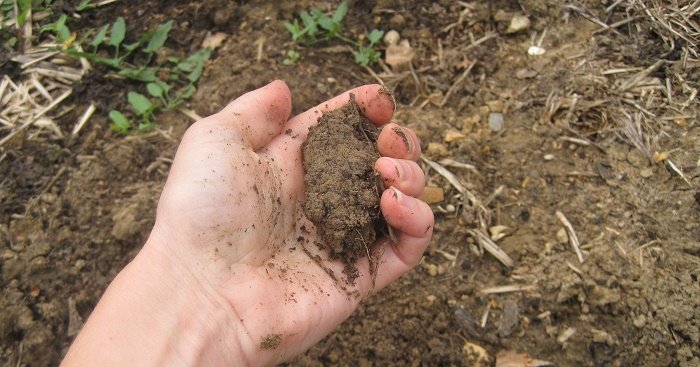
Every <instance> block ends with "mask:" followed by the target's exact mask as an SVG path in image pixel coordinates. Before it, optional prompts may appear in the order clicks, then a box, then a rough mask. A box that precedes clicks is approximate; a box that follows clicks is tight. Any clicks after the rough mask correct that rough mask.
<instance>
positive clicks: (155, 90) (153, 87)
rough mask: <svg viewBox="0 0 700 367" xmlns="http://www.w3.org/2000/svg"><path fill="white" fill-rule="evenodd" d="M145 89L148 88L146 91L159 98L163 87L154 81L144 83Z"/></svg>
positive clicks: (161, 95)
mask: <svg viewBox="0 0 700 367" xmlns="http://www.w3.org/2000/svg"><path fill="white" fill-rule="evenodd" d="M146 89H147V90H148V93H149V94H150V95H152V96H153V97H156V98H161V97H163V88H161V87H160V86H159V85H158V84H156V83H148V84H146Z"/></svg>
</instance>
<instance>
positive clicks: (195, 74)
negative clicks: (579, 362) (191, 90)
mask: <svg viewBox="0 0 700 367" xmlns="http://www.w3.org/2000/svg"><path fill="white" fill-rule="evenodd" d="M202 71H204V64H197V66H196V67H195V68H194V70H192V72H191V73H190V75H188V76H187V80H189V81H190V83H196V82H197V80H199V77H201V76H202Z"/></svg>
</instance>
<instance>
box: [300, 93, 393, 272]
mask: <svg viewBox="0 0 700 367" xmlns="http://www.w3.org/2000/svg"><path fill="white" fill-rule="evenodd" d="M376 140H377V128H376V127H375V126H374V125H373V124H372V123H371V122H370V121H369V120H367V118H365V117H364V116H362V115H361V114H360V112H359V110H358V106H357V104H356V103H355V97H354V96H353V95H351V96H350V102H349V103H348V104H346V105H345V106H343V107H342V108H340V109H337V110H335V111H331V112H327V113H324V114H323V115H322V116H321V117H320V118H319V120H318V125H316V126H314V127H312V128H311V129H309V135H308V139H307V140H306V142H305V143H304V144H303V145H302V152H303V154H304V172H305V175H304V184H305V186H306V197H305V199H304V203H303V208H304V213H305V214H306V217H307V218H308V219H309V220H311V222H313V223H314V225H315V226H316V228H317V230H318V233H319V235H320V236H321V239H322V240H323V242H324V244H325V246H326V247H327V248H328V250H329V251H330V257H331V258H333V259H340V260H341V261H343V262H344V263H345V264H346V265H347V267H346V273H347V276H348V280H350V281H353V280H354V279H355V278H356V276H357V275H356V273H357V270H356V269H353V268H354V267H353V265H352V264H354V263H355V261H356V260H357V259H358V258H360V257H363V256H366V254H367V253H368V248H369V247H370V246H371V245H372V243H373V242H374V240H375V239H376V238H377V232H376V228H377V227H378V226H379V225H381V224H383V223H385V222H384V220H383V217H382V216H381V212H380V209H379V194H380V192H381V191H380V187H379V186H378V185H379V181H378V180H377V174H376V173H375V172H374V168H373V167H374V163H375V161H376V160H377V158H379V152H378V150H377V146H376Z"/></svg>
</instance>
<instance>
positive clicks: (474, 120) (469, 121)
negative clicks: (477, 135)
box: [462, 113, 481, 133]
mask: <svg viewBox="0 0 700 367" xmlns="http://www.w3.org/2000/svg"><path fill="white" fill-rule="evenodd" d="M479 121H481V116H480V115H479V114H478V113H475V114H473V115H471V116H469V117H467V118H465V119H464V121H463V122H462V132H464V133H469V132H471V131H472V130H473V129H474V126H475V125H477V124H478V123H479Z"/></svg>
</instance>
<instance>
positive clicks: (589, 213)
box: [0, 0, 700, 367]
mask: <svg viewBox="0 0 700 367" xmlns="http://www.w3.org/2000/svg"><path fill="white" fill-rule="evenodd" d="M55 3H57V4H59V5H60V4H63V5H61V6H64V7H66V8H67V9H70V8H71V7H74V6H75V5H76V4H75V3H78V1H77V0H76V1H58V2H55ZM612 3H613V2H612V1H581V2H578V4H577V5H574V4H568V5H566V6H565V5H562V3H561V2H556V1H544V0H543V1H536V0H522V1H504V0H493V1H474V2H471V1H467V2H454V1H404V0H377V1H363V0H359V1H349V9H350V11H349V13H348V19H347V20H346V22H345V25H344V30H345V31H346V32H347V33H348V34H350V35H352V36H353V37H354V38H357V37H358V36H359V35H361V34H366V32H368V31H371V29H372V28H374V27H378V28H381V29H384V30H389V29H394V30H396V31H398V32H399V34H400V35H401V38H402V39H405V40H408V41H409V42H410V45H411V47H412V49H413V51H414V55H415V56H414V58H413V61H412V65H411V66H410V67H407V68H405V69H398V68H397V69H395V70H390V67H389V66H387V65H384V66H381V65H375V66H372V73H369V72H368V70H367V69H365V68H363V67H360V66H357V65H355V63H354V59H353V56H352V54H351V53H350V52H348V51H347V50H346V48H345V47H341V46H340V45H339V44H336V43H325V44H320V45H318V46H313V47H304V48H300V49H299V51H300V53H301V59H300V60H299V61H298V62H297V63H296V64H295V65H291V66H287V65H283V63H282V61H283V60H284V59H285V53H286V50H287V49H289V48H292V47H294V46H293V44H292V43H291V42H290V37H289V35H288V34H287V33H286V30H285V29H284V26H283V24H282V23H283V21H290V20H291V19H293V17H294V16H295V15H296V14H298V13H299V11H302V10H306V9H309V8H310V7H311V6H316V7H319V8H321V9H324V10H330V9H331V8H334V7H335V6H337V4H335V3H331V2H324V1H314V2H312V1H298V2H277V1H236V2H229V1H220V0H209V1H203V2H175V1H164V0H163V1H157V0H149V1H142V2H139V3H138V4H136V3H132V2H126V1H124V2H118V3H115V4H112V5H110V6H107V7H103V8H100V9H98V10H96V11H94V12H89V13H86V15H85V16H83V18H82V19H81V20H80V21H75V22H74V23H71V28H72V29H74V30H76V29H80V28H81V27H83V28H88V27H96V26H99V25H102V24H104V23H105V22H108V21H111V20H113V19H114V18H115V17H117V16H123V17H124V18H125V19H126V22H127V24H128V27H129V34H138V33H139V32H142V31H144V30H146V29H148V28H149V27H152V26H153V25H155V24H160V23H162V22H164V21H166V20H169V19H173V20H174V21H175V22H174V26H173V37H172V39H171V40H170V41H169V42H168V43H167V44H166V46H167V50H166V52H165V53H171V54H181V55H184V54H187V53H188V52H191V51H193V50H195V49H196V48H198V47H199V46H200V44H201V42H202V40H203V39H204V38H205V37H206V35H207V33H208V32H222V33H225V34H226V35H227V39H226V41H225V42H224V43H223V45H221V47H219V48H218V49H217V50H216V51H215V52H214V53H213V56H212V59H211V61H210V62H209V63H208V64H207V66H206V68H205V71H204V74H203V76H202V79H201V80H200V82H199V87H198V90H197V92H196V94H195V95H194V97H193V99H192V100H191V101H190V102H189V104H188V106H187V107H188V108H190V109H192V110H194V111H196V112H197V113H198V114H200V115H202V116H205V115H207V114H211V113H213V112H215V111H217V110H218V109H220V108H221V107H223V106H224V105H226V103H227V102H228V101H230V100H231V99H233V98H235V97H237V96H239V95H241V94H242V93H244V92H246V91H249V90H252V89H254V88H257V87H260V86H262V85H265V84H267V83H268V82H269V81H271V80H273V79H283V80H285V81H286V82H287V83H288V84H289V86H290V88H291V90H292V95H293V96H294V101H293V109H294V112H295V113H299V112H301V111H304V110H306V109H308V108H311V107H313V106H315V105H317V104H318V103H321V102H323V101H325V100H327V99H328V98H330V97H332V96H334V95H337V94H339V93H341V92H343V91H345V90H347V89H349V88H351V87H354V86H357V85H361V84H366V83H372V82H376V80H377V77H379V78H381V79H382V80H383V81H384V82H385V83H386V85H387V87H388V88H390V89H392V90H393V91H394V94H395V97H396V100H397V104H398V109H397V111H396V114H395V117H394V121H395V122H397V123H399V124H403V125H406V126H408V127H410V128H412V129H413V130H414V131H415V132H416V133H417V135H418V136H419V138H420V139H421V145H422V148H423V151H424V153H425V156H426V158H427V159H430V160H432V161H434V162H439V164H442V165H444V167H446V168H447V169H448V170H450V171H451V172H453V173H454V174H455V176H456V177H457V178H458V179H459V180H460V181H461V182H462V184H463V186H464V187H463V188H461V189H460V190H458V189H456V188H455V187H454V186H453V185H451V184H450V182H449V181H448V180H446V179H445V178H444V177H443V176H442V175H440V174H439V173H437V172H436V171H434V170H433V169H432V168H429V167H428V166H424V168H425V169H426V180H427V185H429V186H432V187H435V188H439V189H442V190H444V193H445V195H444V197H445V199H444V200H443V201H442V202H437V203H434V204H433V205H432V207H433V209H434V212H435V213H436V223H435V228H434V238H433V241H432V244H431V245H430V247H429V248H428V250H427V251H426V253H425V256H424V258H423V259H422V261H421V263H420V264H419V265H418V266H417V267H416V269H414V270H413V271H412V272H410V273H409V274H407V275H406V276H404V277H402V278H400V279H399V280H398V281H396V282H395V283H394V284H392V285H391V286H389V287H388V288H386V289H384V290H382V291H380V292H378V293H377V294H376V295H372V296H371V297H370V298H369V299H367V300H366V301H364V302H363V303H362V304H361V305H360V306H359V308H358V310H357V311H356V312H355V313H354V314H353V315H352V316H351V317H350V318H349V319H348V320H347V321H346V322H344V323H343V324H342V325H341V326H340V327H339V328H338V329H337V330H336V331H335V332H334V333H332V334H330V335H329V336H328V337H326V338H325V339H323V340H322V341H321V342H320V343H319V344H318V345H316V346H314V347H313V348H312V349H311V350H309V351H308V352H306V353H305V354H303V355H301V356H299V357H297V358H296V359H294V360H292V361H290V362H289V363H288V364H289V365H300V366H316V365H319V366H320V365H348V366H357V365H359V366H370V365H431V366H432V365H455V366H470V365H492V364H493V363H494V362H493V361H494V358H495V356H496V355H497V354H498V353H499V352H504V351H506V352H507V351H512V352H518V353H527V354H528V355H529V356H531V357H533V358H536V359H539V360H546V361H550V362H552V363H554V364H555V365H557V366H643V367H645V366H669V365H670V366H697V365H700V347H698V345H700V225H699V222H700V220H699V219H700V203H699V202H698V200H697V198H698V197H699V196H700V195H698V187H700V168H698V164H699V162H698V159H699V158H700V129H699V128H698V123H697V112H698V104H697V101H696V100H694V99H693V98H694V97H693V98H688V97H689V96H691V92H692V89H693V88H695V89H696V90H697V88H698V85H697V81H698V80H699V79H700V78H699V75H698V74H699V73H698V65H697V61H693V60H692V59H691V60H686V62H685V63H682V62H680V61H679V60H680V53H679V52H671V53H668V52H667V50H665V48H664V45H663V41H662V40H661V39H660V38H659V37H658V35H656V34H654V33H653V32H650V31H649V29H648V27H645V26H644V25H643V23H637V21H634V22H628V23H625V24H622V25H620V26H617V27H616V28H615V29H602V30H601V26H600V25H599V24H596V22H594V21H591V19H603V20H605V21H606V22H609V23H610V24H612V23H613V22H616V21H619V20H621V19H624V17H625V16H626V15H625V12H624V7H622V8H621V7H620V6H622V5H618V6H617V7H616V8H615V9H613V10H611V11H609V12H608V11H606V8H607V7H608V6H610V5H612ZM623 5H624V4H623ZM515 15H526V16H527V17H528V19H529V20H530V21H531V23H530V24H529V26H528V27H527V28H526V29H524V30H521V31H519V32H510V31H509V30H508V26H509V20H510V19H512V17H513V16H515ZM543 34H544V36H543ZM540 39H541V41H540ZM537 44H539V46H540V48H541V49H542V50H544V53H541V52H535V53H536V55H529V54H528V49H529V48H530V46H533V45H535V46H536V45H537ZM382 47H383V46H382ZM659 60H661V61H662V62H661V63H660V64H658V65H657V62H658V61H659ZM0 65H1V66H0V73H2V74H7V75H10V76H13V77H14V76H16V74H17V69H16V67H15V66H11V65H10V64H9V63H8V62H6V61H0ZM655 65H656V66H655ZM644 70H649V71H648V72H646V74H644V75H642V76H640V78H641V77H644V78H651V79H655V80H656V81H660V82H661V83H662V85H665V84H666V83H667V82H666V81H667V80H668V83H669V84H670V85H672V86H673V88H669V89H668V90H670V91H671V92H670V93H669V92H668V90H666V88H658V89H653V90H652V89H649V90H646V91H645V92H643V91H641V89H643V87H639V88H636V87H631V86H630V85H631V84H630V83H632V82H634V81H635V80H636V79H633V78H634V77H635V76H639V75H641V74H639V73H640V72H643V71H644ZM104 72H105V70H101V69H98V70H97V71H96V73H95V74H94V75H93V76H91V77H88V78H86V79H84V80H83V82H82V84H80V85H78V86H76V88H75V90H76V93H74V95H73V97H71V101H70V102H71V103H73V104H75V105H76V106H86V105H88V104H89V103H91V102H93V103H95V104H96V105H97V106H98V111H97V113H96V114H95V115H94V116H93V118H92V119H91V120H90V121H89V123H88V125H86V126H85V127H84V128H83V130H82V131H81V133H80V135H79V137H78V138H76V139H71V138H69V137H67V138H65V139H58V140H51V139H43V138H34V139H32V138H31V137H29V138H27V139H25V140H24V141H22V142H18V143H13V144H11V145H8V146H4V147H3V148H2V149H3V151H0V157H2V159H0V173H1V174H0V271H1V272H0V310H1V312H0V365H3V366H4V365H11V366H16V365H17V366H45V365H56V364H57V363H58V362H59V361H60V360H61V358H62V356H63V355H64V354H65V352H66V350H67V348H68V346H69V345H70V343H71V341H72V339H73V338H74V337H75V335H76V333H77V332H78V331H79V329H80V327H81V325H82V323H83V321H84V320H86V319H87V317H88V316H89V315H90V312H91V311H92V309H93V307H94V306H95V304H96V303H97V301H98V300H99V298H100V296H101V295H102V293H103V292H104V290H105V288H106V287H107V285H108V284H109V282H110V281H111V280H112V279H113V278H114V276H115V275H116V274H117V273H118V272H119V270H120V269H121V268H122V267H123V266H124V265H126V264H127V263H128V262H129V261H130V259H132V258H133V257H134V256H135V254H136V253H137V252H138V250H139V249H140V247H141V246H142V244H143V243H144V241H145V240H146V238H147V236H148V234H149V230H150V228H151V226H152V224H153V222H154V216H155V208H156V203H157V200H158V196H159V193H160V191H161V189H162V187H163V184H164V182H165V179H166V177H167V173H168V169H169V164H170V162H171V160H172V158H173V156H174V154H175V150H176V148H177V144H178V141H179V139H180V137H181V136H182V134H183V133H184V131H185V130H186V128H187V127H188V126H189V125H190V124H191V123H192V121H191V120H190V119H189V118H188V117H186V116H184V115H183V114H181V113H179V112H177V111H172V112H168V113H164V114H162V115H160V117H159V118H158V121H157V125H158V129H157V130H155V131H152V132H149V133H147V134H143V135H134V136H129V137H127V138H124V137H120V136H117V135H116V134H114V133H113V132H111V131H110V129H109V127H108V125H109V122H108V120H107V118H106V115H107V112H108V111H109V110H110V109H113V108H125V107H126V106H125V105H124V102H123V101H124V100H125V98H123V94H124V93H125V92H126V91H127V90H129V89H130V88H139V87H140V86H139V85H137V84H132V83H130V82H126V81H123V80H116V79H114V78H106V77H105V76H104ZM373 74H374V75H373ZM638 79H639V78H638ZM640 80H641V79H640ZM645 80H646V79H645ZM681 80H682V81H683V82H682V83H681V82H680V81H681ZM651 82H654V80H651ZM676 82H678V83H679V84H678V85H676V84H675V83H676ZM683 83H685V85H686V87H684V86H683V85H682V84H683ZM632 84H634V83H632ZM635 85H636V84H635ZM640 88H641V89H640ZM664 90H666V91H664ZM667 93H668V94H669V95H668V96H667V95H666V94H667ZM686 100H687V101H688V103H687V104H686V106H685V107H684V108H683V109H682V110H681V109H680V108H679V109H677V110H671V109H670V108H666V107H663V106H667V105H669V104H671V103H674V105H678V103H683V101H686ZM635 104H636V106H635ZM662 107H663V108H662ZM79 110H80V109H76V110H75V111H79ZM75 111H74V112H72V113H67V114H66V115H64V116H63V117H62V118H61V119H60V120H59V125H60V127H61V128H62V129H63V131H64V132H69V131H70V130H71V129H72V126H73V125H74V124H75V121H76V119H77V118H78V112H75ZM652 115H653V116H652ZM489 120H491V122H492V124H491V126H490V125H489ZM496 122H499V123H496ZM652 128H653V129H652ZM640 131H641V132H647V136H646V138H644V136H642V139H641V140H640V139H635V137H639V136H640V135H643V134H640ZM652 131H655V132H656V133H654V134H652V133H650V132H652ZM66 135H67V136H70V134H66ZM635 141H636V142H637V144H635V143H634V142H635ZM655 152H656V153H659V154H661V153H664V154H666V155H665V156H664V157H663V158H659V157H660V156H659V155H658V154H657V155H654V156H652V155H651V154H650V153H655ZM654 157H657V159H656V160H655V159H653V158H654ZM421 162H423V161H421ZM674 167H675V168H674ZM679 171H680V172H681V174H679V173H678V172H679ZM557 212H560V213H561V214H563V216H564V217H565V218H566V219H567V220H568V222H569V223H570V226H571V228H572V229H573V232H572V233H567V231H566V230H565V228H564V227H565V226H564V224H563V222H562V221H561V220H560V219H559V217H558V216H557ZM476 230H481V231H486V233H485V234H486V236H488V237H491V238H492V239H493V241H494V242H495V243H496V244H497V245H498V246H499V247H500V248H501V249H502V250H503V251H504V252H505V253H506V254H507V255H508V256H509V258H510V259H511V260H512V265H511V266H507V265H504V264H503V263H501V262H499V261H498V260H496V258H494V257H493V256H492V255H490V254H489V253H488V252H486V251H484V247H483V245H480V243H479V240H478V238H479V237H478V236H475V235H474V233H475V232H474V231H476ZM489 230H490V231H489ZM572 234H575V235H576V238H577V240H578V244H579V247H580V250H581V258H579V257H578V256H577V254H576V252H575V251H574V249H573V248H572V244H571V243H572V240H571V239H572V237H573V236H572ZM581 260H583V261H581ZM379 271H381V266H380V267H379Z"/></svg>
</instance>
